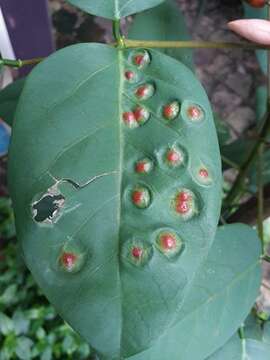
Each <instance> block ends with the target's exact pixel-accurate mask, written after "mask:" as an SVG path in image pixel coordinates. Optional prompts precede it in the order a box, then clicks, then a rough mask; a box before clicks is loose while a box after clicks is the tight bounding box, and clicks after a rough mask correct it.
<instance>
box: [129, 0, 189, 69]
mask: <svg viewBox="0 0 270 360" xmlns="http://www.w3.org/2000/svg"><path fill="white" fill-rule="evenodd" d="M128 37H129V39H135V40H162V41H173V40H182V41H184V40H190V39H191V37H190V35H189V33H188V29H187V26H186V23H185V17H184V15H183V14H182V13H181V10H180V9H179V7H178V6H176V4H175V2H174V1H172V0H167V1H166V2H165V3H164V4H162V5H160V6H158V7H156V8H154V9H151V10H148V11H145V12H143V13H141V14H138V15H136V16H135V19H134V21H133V23H132V25H131V28H130V30H129V32H128ZM159 50H160V51H161V52H163V53H165V54H167V55H169V56H171V57H174V58H175V59H177V60H179V61H181V62H183V63H184V64H185V65H186V66H188V67H189V68H190V69H191V70H194V64H193V51H192V50H191V49H173V48H172V49H159Z"/></svg>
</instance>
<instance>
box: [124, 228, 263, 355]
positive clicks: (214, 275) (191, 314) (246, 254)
mask: <svg viewBox="0 0 270 360" xmlns="http://www.w3.org/2000/svg"><path fill="white" fill-rule="evenodd" d="M259 244H260V242H259V239H258V237H257V235H256V232H255V231H254V230H253V229H251V228H249V227H248V226H246V225H241V224H235V225H228V226H224V227H221V228H219V230H218V231H217V235H216V239H215V242H214V244H213V247H212V248H211V251H210V253H209V256H208V258H207V260H206V261H205V263H204V264H203V265H202V266H201V268H200V269H199V271H198V273H197V275H196V278H195V280H194V283H193V285H192V289H191V291H190V293H189V294H188V296H187V298H186V299H185V303H184V306H183V309H182V312H181V319H180V320H179V322H178V323H177V324H176V325H175V326H174V327H172V328H171V329H169V330H168V332H167V334H166V335H165V336H164V337H163V338H162V339H160V340H159V342H158V343H157V344H156V346H154V347H153V348H152V349H150V350H147V351H146V352H144V353H142V354H140V355H137V356H134V357H131V358H130V359H132V360H162V359H164V358H165V359H170V360H190V359H196V360H203V359H205V358H206V357H207V356H208V355H209V354H211V353H213V352H214V351H215V350H216V349H218V348H219V347H220V346H222V345H223V344H224V343H225V342H226V341H227V340H228V339H229V338H230V337H231V336H232V334H233V333H234V332H235V330H236V329H237V328H238V327H239V325H240V324H241V323H242V322H243V320H244V319H245V317H246V316H247V314H248V312H249V310H250V307H251V306H252V304H253V303H254V301H255V299H256V296H257V294H258V291H259V286H260V274H261V271H260V264H259V256H260V245H259ZM226 360H231V358H230V357H228V358H226Z"/></svg>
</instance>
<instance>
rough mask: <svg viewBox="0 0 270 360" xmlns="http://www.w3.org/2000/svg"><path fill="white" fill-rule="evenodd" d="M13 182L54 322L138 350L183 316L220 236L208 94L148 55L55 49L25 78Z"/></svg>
mask: <svg viewBox="0 0 270 360" xmlns="http://www.w3.org/2000/svg"><path fill="white" fill-rule="evenodd" d="M178 106H179V109H178ZM178 110H179V111H178ZM147 119H148V120H147ZM143 120H147V121H143ZM96 177H97V178H96ZM92 180H94V181H92ZM9 183H10V191H11V195H12V199H13V202H14V208H15V215H16V226H17V232H18V237H19V239H20V242H21V245H22V249H23V253H24V257H25V260H26V263H27V264H28V266H29V268H30V269H31V271H32V272H33V274H34V276H35V278H36V279H37V281H38V283H39V284H40V286H41V287H42V288H43V290H44V292H45V293H46V295H47V296H48V298H49V299H50V300H51V302H52V303H53V304H54V305H55V306H56V308H57V309H58V311H59V313H60V314H61V315H62V316H63V317H64V318H65V319H66V320H67V321H68V322H69V323H70V324H71V325H72V326H73V327H74V328H75V329H76V330H77V331H78V332H79V333H80V334H82V336H83V337H84V338H86V339H87V341H88V342H89V343H90V344H91V346H92V347H93V348H94V349H96V351H97V352H98V353H100V354H101V356H104V357H105V358H109V359H112V358H113V357H114V356H115V358H118V357H119V353H122V354H123V355H130V354H135V353H137V352H138V351H140V350H142V349H144V348H147V347H149V346H150V345H151V344H152V343H153V342H154V341H155V340H156V339H157V338H158V337H160V336H161V335H162V334H163V333H164V332H165V331H166V329H167V328H168V326H169V325H170V324H171V323H172V322H173V321H175V319H176V318H177V317H178V315H179V312H180V310H181V303H182V300H183V298H184V295H185V293H186V292H187V291H188V289H189V287H190V285H191V282H192V279H193V277H194V274H195V272H196V270H197V269H198V266H199V265H200V264H201V262H202V261H203V259H204V258H205V256H206V255H207V253H208V251H209V248H210V246H211V244H212V241H213V238H214V235H215V231H216V226H217V222H218V218H219V211H220V192H221V171H220V156H219V150H218V143H217V137H216V133H215V126H214V123H213V119H212V113H211V108H210V105H209V102H208V99H207V96H206V94H205V92H204V90H203V88H202V87H201V85H200V83H199V82H198V80H197V79H196V78H195V76H194V75H193V73H192V72H191V71H190V70H189V69H188V68H186V67H185V66H184V65H182V64H181V63H179V62H178V61H176V60H174V59H172V58H169V57H167V56H166V55H164V54H160V53H159V52H156V51H150V52H146V51H145V50H133V51H120V50H117V49H114V48H112V47H109V46H105V45H99V44H91V45H90V44H84V45H76V46H73V47H70V48H66V49H63V50H61V51H60V52H58V53H56V54H54V55H52V56H51V57H49V58H48V59H47V60H45V61H44V62H42V63H41V64H40V65H38V66H37V67H36V68H35V69H34V70H33V72H32V74H31V75H30V77H29V78H28V79H27V82H26V85H25V88H24V90H23V94H22V96H21V99H20V103H19V106H18V110H17V115H16V119H15V123H14V130H13V138H12V142H11V149H10V163H9Z"/></svg>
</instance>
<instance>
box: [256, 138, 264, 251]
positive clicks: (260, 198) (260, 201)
mask: <svg viewBox="0 0 270 360" xmlns="http://www.w3.org/2000/svg"><path fill="white" fill-rule="evenodd" d="M263 153H264V144H261V145H260V147H259V150H258V158H257V160H258V161H257V188H258V192H257V228H258V235H259V238H260V240H261V245H262V251H263V249H264V241H263V220H264V189H263Z"/></svg>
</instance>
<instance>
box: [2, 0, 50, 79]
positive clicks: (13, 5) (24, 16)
mask: <svg viewBox="0 0 270 360" xmlns="http://www.w3.org/2000/svg"><path fill="white" fill-rule="evenodd" d="M0 6H1V8H2V11H3V13H4V18H5V22H6V25H7V28H8V32H9V36H10V39H11V42H12V46H13V49H14V52H15V55H16V58H17V59H30V58H35V57H46V56H48V55H49V54H51V53H52V52H53V51H54V45H53V39H52V31H51V29H52V27H51V20H50V17H49V12H48V3H47V0H0ZM30 69H31V68H30ZM30 69H29V68H27V69H26V68H25V69H22V71H21V72H20V73H21V75H22V76H24V75H26V74H27V73H28V72H29V71H30Z"/></svg>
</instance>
